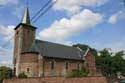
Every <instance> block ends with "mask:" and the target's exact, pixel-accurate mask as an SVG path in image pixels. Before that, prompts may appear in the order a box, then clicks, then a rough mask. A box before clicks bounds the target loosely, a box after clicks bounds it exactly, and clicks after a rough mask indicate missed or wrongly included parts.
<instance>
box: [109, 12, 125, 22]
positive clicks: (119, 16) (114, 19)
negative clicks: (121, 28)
mask: <svg viewBox="0 0 125 83" xmlns="http://www.w3.org/2000/svg"><path fill="white" fill-rule="evenodd" d="M124 13H125V12H123V11H119V12H117V13H115V14H113V15H112V16H110V18H109V20H108V23H110V24H115V23H117V22H118V20H120V19H125V15H124Z"/></svg>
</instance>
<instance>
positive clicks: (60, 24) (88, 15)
mask: <svg viewBox="0 0 125 83" xmlns="http://www.w3.org/2000/svg"><path fill="white" fill-rule="evenodd" d="M101 21H102V15H101V14H99V13H94V12H92V11H91V10H88V9H85V10H83V11H81V12H80V13H78V14H76V15H73V16H72V17H71V18H70V19H67V18H62V19H61V20H56V21H55V22H54V23H53V24H52V25H51V26H50V27H48V28H45V29H44V30H42V31H41V32H40V33H39V38H41V39H44V40H50V41H64V40H66V39H67V38H69V37H71V36H73V35H77V34H79V33H80V32H82V31H85V30H86V29H89V28H93V27H95V26H96V25H97V24H99V23H100V22H101Z"/></svg>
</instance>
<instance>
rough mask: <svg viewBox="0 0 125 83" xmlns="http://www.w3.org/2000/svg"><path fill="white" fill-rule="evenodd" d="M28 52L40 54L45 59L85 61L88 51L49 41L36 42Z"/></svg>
mask: <svg viewBox="0 0 125 83" xmlns="http://www.w3.org/2000/svg"><path fill="white" fill-rule="evenodd" d="M26 52H38V53H40V54H41V55H42V56H44V57H50V58H61V59H74V60H83V58H84V55H85V54H86V52H87V50H85V51H81V50H80V49H78V48H76V47H71V46H66V45H61V44H57V43H52V42H48V41H42V40H35V42H34V43H33V44H32V46H31V47H30V48H29V49H28V50H27V51H26Z"/></svg>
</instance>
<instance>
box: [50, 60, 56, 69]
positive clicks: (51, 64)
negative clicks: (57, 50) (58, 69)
mask: <svg viewBox="0 0 125 83" xmlns="http://www.w3.org/2000/svg"><path fill="white" fill-rule="evenodd" d="M50 67H51V70H54V67H55V63H54V61H51V63H50Z"/></svg>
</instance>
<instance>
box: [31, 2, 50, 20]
mask: <svg viewBox="0 0 125 83" xmlns="http://www.w3.org/2000/svg"><path fill="white" fill-rule="evenodd" d="M49 3H51V0H49V1H48V2H47V3H46V4H45V5H44V6H42V7H41V8H40V9H39V11H38V12H37V13H36V14H35V15H34V16H33V17H32V18H31V21H32V20H33V19H34V18H35V17H36V16H37V15H38V14H39V13H40V12H41V11H42V10H43V9H44V8H45V7H46V6H47V5H48V4H49Z"/></svg>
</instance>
